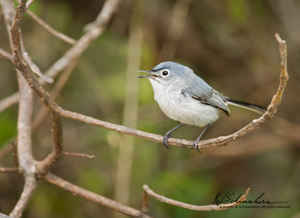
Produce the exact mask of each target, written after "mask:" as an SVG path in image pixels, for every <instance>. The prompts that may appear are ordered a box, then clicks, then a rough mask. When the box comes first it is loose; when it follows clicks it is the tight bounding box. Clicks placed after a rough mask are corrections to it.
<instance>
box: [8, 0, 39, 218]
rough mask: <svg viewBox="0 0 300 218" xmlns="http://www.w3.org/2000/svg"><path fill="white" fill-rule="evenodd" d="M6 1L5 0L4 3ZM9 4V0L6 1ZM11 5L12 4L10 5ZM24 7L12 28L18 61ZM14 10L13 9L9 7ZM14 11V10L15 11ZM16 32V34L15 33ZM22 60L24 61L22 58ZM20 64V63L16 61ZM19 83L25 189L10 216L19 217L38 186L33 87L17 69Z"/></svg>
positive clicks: (21, 162)
mask: <svg viewBox="0 0 300 218" xmlns="http://www.w3.org/2000/svg"><path fill="white" fill-rule="evenodd" d="M3 2H5V1H4V0H3V1H2V3H3ZM5 4H6V5H9V3H8V1H7V2H6V3H5ZM5 4H4V5H3V7H4V6H5ZM21 4H23V6H25V1H22V2H21ZM9 7H11V5H9ZM22 9H23V8H22V7H20V6H19V7H18V11H17V13H16V16H15V21H14V23H13V25H12V28H11V35H10V40H11V45H12V50H13V52H14V59H15V61H16V62H18V61H19V62H20V59H21V58H20V54H21V45H20V38H21V36H20V32H18V30H20V24H21V20H22V16H23V13H24V12H23V10H22ZM7 10H8V11H9V10H12V9H7ZM12 11H13V10H12ZM13 12H14V11H13ZM8 18H9V17H6V25H7V28H8V29H9V27H10V20H9V19H8ZM14 33H15V34H14ZM21 61H23V60H22V59H21ZM16 64H17V65H19V63H16ZM17 77H18V85H19V91H20V100H19V113H18V114H19V116H18V142H17V144H18V162H19V164H20V167H21V168H22V169H23V170H24V177H25V184H24V189H23V192H22V194H21V197H20V198H19V200H18V202H17V204H16V205H15V207H14V209H13V211H12V212H11V214H10V216H11V217H12V218H18V217H21V216H22V213H23V211H24V210H25V208H26V206H27V204H28V202H29V200H30V197H31V195H32V192H33V190H34V189H35V186H36V178H35V176H34V172H35V161H34V159H33V155H32V146H31V145H32V142H31V115H32V101H33V96H32V89H31V88H30V87H29V86H28V85H27V83H26V80H25V79H24V77H22V75H21V74H20V72H19V71H17Z"/></svg>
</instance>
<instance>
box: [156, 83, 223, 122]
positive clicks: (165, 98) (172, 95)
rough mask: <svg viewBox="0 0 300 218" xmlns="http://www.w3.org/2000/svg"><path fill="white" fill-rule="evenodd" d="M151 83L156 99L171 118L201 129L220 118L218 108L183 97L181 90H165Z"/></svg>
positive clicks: (186, 96)
mask: <svg viewBox="0 0 300 218" xmlns="http://www.w3.org/2000/svg"><path fill="white" fill-rule="evenodd" d="M150 82H151V84H152V86H153V90H154V99H155V100H156V101H157V103H158V105H159V107H160V108H161V110H162V111H163V112H164V113H165V114H166V115H167V116H168V117H169V118H171V119H173V120H177V121H179V122H181V123H185V124H188V125H195V126H199V127H203V126H206V125H207V124H208V123H210V122H214V121H216V120H217V119H218V118H219V110H218V109H217V108H215V107H213V106H210V105H205V104H202V103H200V102H199V101H197V100H195V99H193V98H191V97H190V96H188V95H183V94H182V93H181V90H172V88H170V87H168V88H165V87H164V86H161V85H160V84H159V83H158V82H156V81H153V80H151V79H150Z"/></svg>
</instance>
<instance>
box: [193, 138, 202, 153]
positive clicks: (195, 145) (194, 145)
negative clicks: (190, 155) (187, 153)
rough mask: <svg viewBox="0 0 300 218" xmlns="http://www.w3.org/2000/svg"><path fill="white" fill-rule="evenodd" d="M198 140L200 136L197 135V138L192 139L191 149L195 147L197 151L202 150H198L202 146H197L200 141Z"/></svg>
mask: <svg viewBox="0 0 300 218" xmlns="http://www.w3.org/2000/svg"><path fill="white" fill-rule="evenodd" d="M200 140H201V138H200V137H199V138H197V139H196V140H195V141H194V143H193V145H192V149H193V148H194V147H195V148H196V150H197V151H198V152H199V153H202V152H201V151H200V149H202V146H200V149H199V146H198V143H199V142H200Z"/></svg>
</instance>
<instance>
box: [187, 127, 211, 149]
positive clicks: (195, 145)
mask: <svg viewBox="0 0 300 218" xmlns="http://www.w3.org/2000/svg"><path fill="white" fill-rule="evenodd" d="M211 124H212V122H210V123H209V124H207V125H206V127H205V128H204V130H203V131H202V132H201V134H200V135H199V136H198V137H197V139H196V140H195V141H194V143H193V145H192V149H193V147H195V148H196V150H197V151H198V152H199V153H201V151H200V150H199V146H198V143H199V142H200V140H201V137H202V135H203V133H204V132H205V131H206V129H207V128H208V127H209V126H210V125H211ZM201 148H202V147H201Z"/></svg>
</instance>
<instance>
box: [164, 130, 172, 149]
mask: <svg viewBox="0 0 300 218" xmlns="http://www.w3.org/2000/svg"><path fill="white" fill-rule="evenodd" d="M170 137H171V134H170V133H167V134H166V135H165V136H164V138H163V144H164V146H165V147H166V148H168V149H169V148H170V145H168V139H169V138H170Z"/></svg>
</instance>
